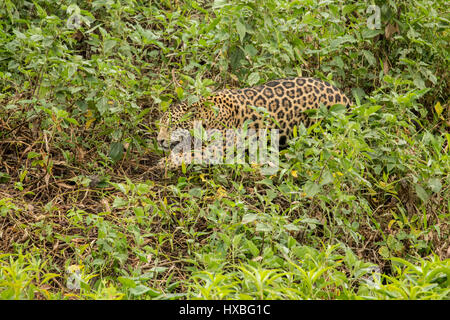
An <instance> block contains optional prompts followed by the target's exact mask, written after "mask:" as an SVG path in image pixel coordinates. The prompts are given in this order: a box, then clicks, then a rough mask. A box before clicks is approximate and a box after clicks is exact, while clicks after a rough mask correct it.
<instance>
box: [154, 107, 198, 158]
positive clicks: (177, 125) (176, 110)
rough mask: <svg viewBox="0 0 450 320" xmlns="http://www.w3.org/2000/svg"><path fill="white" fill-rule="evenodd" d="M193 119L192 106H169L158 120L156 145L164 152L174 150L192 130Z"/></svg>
mask: <svg viewBox="0 0 450 320" xmlns="http://www.w3.org/2000/svg"><path fill="white" fill-rule="evenodd" d="M193 118H194V117H193V114H192V106H189V105H188V104H187V103H177V104H174V105H171V106H170V107H169V108H168V110H167V111H166V112H164V113H163V115H162V116H161V118H160V119H159V133H158V137H157V141H158V145H159V146H160V147H161V148H162V149H163V150H164V151H170V150H172V149H174V148H175V147H176V146H177V145H178V144H180V143H181V142H182V141H183V140H184V138H185V136H186V132H187V130H190V129H192V126H193Z"/></svg>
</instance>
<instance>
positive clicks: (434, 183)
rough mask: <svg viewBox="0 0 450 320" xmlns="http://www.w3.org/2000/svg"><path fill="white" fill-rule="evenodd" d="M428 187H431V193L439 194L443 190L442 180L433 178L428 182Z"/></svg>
mask: <svg viewBox="0 0 450 320" xmlns="http://www.w3.org/2000/svg"><path fill="white" fill-rule="evenodd" d="M428 186H429V187H430V189H431V191H433V192H434V193H438V192H439V191H441V189H442V183H441V180H440V179H437V178H433V179H430V180H429V181H428Z"/></svg>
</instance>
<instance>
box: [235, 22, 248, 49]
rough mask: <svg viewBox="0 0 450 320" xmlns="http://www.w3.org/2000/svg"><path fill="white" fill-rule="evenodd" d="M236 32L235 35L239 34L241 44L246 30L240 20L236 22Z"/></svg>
mask: <svg viewBox="0 0 450 320" xmlns="http://www.w3.org/2000/svg"><path fill="white" fill-rule="evenodd" d="M236 30H237V33H238V34H239V39H240V40H241V43H243V42H244V37H245V34H246V33H247V28H246V27H245V25H244V24H242V22H241V21H240V20H237V21H236Z"/></svg>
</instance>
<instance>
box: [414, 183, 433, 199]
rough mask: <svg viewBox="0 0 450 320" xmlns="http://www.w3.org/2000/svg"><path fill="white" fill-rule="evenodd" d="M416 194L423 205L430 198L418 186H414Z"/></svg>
mask: <svg viewBox="0 0 450 320" xmlns="http://www.w3.org/2000/svg"><path fill="white" fill-rule="evenodd" d="M416 194H417V196H418V197H419V198H420V200H422V201H423V202H424V203H425V202H427V201H428V199H429V198H430V196H429V195H428V193H427V192H426V190H425V189H424V188H422V186H421V185H420V184H416Z"/></svg>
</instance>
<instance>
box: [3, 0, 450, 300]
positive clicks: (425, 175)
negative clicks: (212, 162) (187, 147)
mask: <svg viewBox="0 0 450 320" xmlns="http://www.w3.org/2000/svg"><path fill="white" fill-rule="evenodd" d="M372 3H373V4H376V5H378V6H379V8H380V19H379V22H380V25H379V26H378V27H375V28H372V27H371V26H370V23H368V22H369V21H372V20H371V19H372V18H371V15H372V14H373V12H371V11H368V4H367V3H365V2H355V3H344V2H342V1H335V0H331V1H327V3H326V5H324V4H323V3H322V2H321V3H319V2H318V1H313V0H307V1H284V0H263V1H258V2H255V1H249V0H233V1H222V0H215V1H193V0H184V1H159V2H154V1H152V2H149V1H140V0H115V1H109V0H108V1H105V0H92V1H77V2H76V3H75V2H74V1H71V0H64V1H56V0H33V1H30V0H18V1H11V0H4V1H2V2H1V3H0V185H1V188H0V189H1V190H0V225H1V226H2V227H1V228H2V229H1V230H0V250H2V251H4V252H5V253H4V254H2V255H0V297H1V298H2V299H183V298H190V299H449V298H450V296H449V289H448V288H449V286H450V285H449V284H450V282H449V281H450V271H449V259H448V258H449V257H448V247H449V246H450V243H449V240H448V239H449V238H450V237H449V236H450V224H449V217H450V216H449V212H450V196H449V195H450V192H449V188H450V174H449V173H450V161H449V156H448V150H449V144H450V135H449V133H448V126H449V121H450V120H449V116H450V114H449V111H448V105H449V102H448V101H449V96H448V93H449V92H450V88H449V73H448V70H450V68H449V52H448V48H449V32H448V30H449V28H448V21H449V19H450V17H449V15H448V10H447V2H445V1H443V0H439V1H431V0H419V1H415V2H411V1H403V0H402V1H378V0H377V1H373V2H370V4H372ZM372 17H373V16H372ZM375 18H376V17H375ZM372 22H377V20H376V19H375V20H373V21H372ZM299 75H303V76H314V77H318V78H322V79H325V80H328V81H330V82H333V83H334V84H335V85H337V86H338V87H340V88H342V89H343V90H344V91H345V92H346V93H347V95H348V96H349V97H351V98H352V100H353V102H354V103H353V104H354V106H353V107H352V108H351V110H343V109H341V108H338V107H335V108H331V109H329V110H324V109H320V110H318V111H317V112H316V113H314V114H312V115H311V116H313V117H316V118H317V119H318V121H317V122H316V123H315V124H314V125H313V126H311V127H309V128H306V127H304V126H301V127H298V128H296V129H295V138H294V139H292V141H291V142H290V144H289V147H288V148H287V149H286V150H283V151H282V152H281V155H280V171H279V172H278V173H276V174H275V175H273V176H262V175H261V174H260V171H259V168H257V167H252V166H249V165H227V166H211V167H208V168H204V167H203V168H202V167H197V166H189V167H187V168H186V167H185V168H183V170H182V171H181V172H170V171H167V172H164V173H160V172H159V173H154V172H153V171H152V170H151V168H152V166H153V164H155V163H156V162H157V160H158V158H159V157H160V156H161V155H162V152H161V150H158V148H157V147H156V143H155V136H156V132H157V123H156V119H157V118H158V116H159V114H160V112H161V111H164V110H166V109H167V107H168V106H169V105H170V104H171V103H172V102H174V101H176V100H185V101H187V102H189V103H193V102H195V101H197V100H198V97H199V96H201V95H203V96H205V95H209V94H210V93H211V92H212V91H213V90H215V89H220V88H226V87H244V86H251V85H257V84H261V83H263V82H265V81H266V80H270V79H276V78H282V77H288V76H299ZM149 167H150V169H149Z"/></svg>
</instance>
